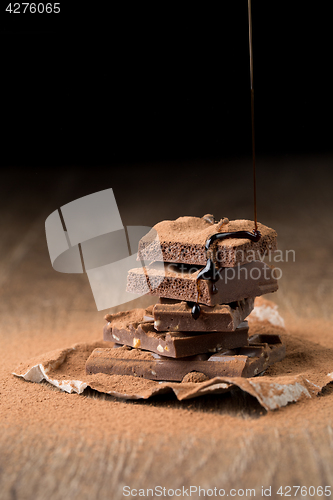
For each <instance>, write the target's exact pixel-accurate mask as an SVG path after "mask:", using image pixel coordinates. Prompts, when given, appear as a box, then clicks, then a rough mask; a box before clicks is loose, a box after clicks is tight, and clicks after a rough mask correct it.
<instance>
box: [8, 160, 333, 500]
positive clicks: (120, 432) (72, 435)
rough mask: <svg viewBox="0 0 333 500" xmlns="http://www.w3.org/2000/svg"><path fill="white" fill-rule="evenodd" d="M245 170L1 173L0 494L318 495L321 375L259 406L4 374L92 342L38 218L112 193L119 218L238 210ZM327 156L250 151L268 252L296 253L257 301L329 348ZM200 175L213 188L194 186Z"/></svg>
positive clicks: (90, 321) (332, 465) (86, 311)
mask: <svg viewBox="0 0 333 500" xmlns="http://www.w3.org/2000/svg"><path fill="white" fill-rule="evenodd" d="M245 163H246V162H245ZM245 163H244V162H242V161H240V160H239V162H238V163H237V162H235V161H233V162H231V161H229V162H228V161H227V160H225V161H224V162H215V163H214V162H211V163H209V164H205V165H201V164H200V163H197V164H195V165H192V164H181V165H176V164H173V165H148V166H144V165H138V166H135V167H128V168H126V167H123V166H122V167H121V168H119V169H117V171H115V170H113V171H112V170H108V169H107V168H100V169H98V168H96V169H90V170H88V169H86V170H84V171H80V169H78V168H77V169H74V168H68V169H60V170H57V169H54V170H52V171H50V170H47V169H46V168H45V169H44V170H36V171H34V170H33V169H29V170H24V169H20V170H19V169H15V168H8V169H6V170H4V172H3V174H2V182H1V187H0V190H1V191H0V195H1V196H0V234H1V240H0V257H1V260H0V341H1V353H2V355H1V365H0V418H1V433H0V498H1V500H7V499H8V500H16V499H32V498H33V499H36V500H42V499H43V500H44V499H46V498H48V499H62V500H63V499H67V498H68V499H71V500H74V499H80V500H85V499H88V498H89V499H92V498H93V499H95V498H96V499H117V498H123V487H124V486H125V485H127V486H129V487H130V488H136V489H140V488H154V487H155V486H158V485H160V486H162V487H166V488H173V489H175V488H182V487H184V488H189V487H190V486H197V487H199V486H200V487H201V488H206V489H207V488H213V489H214V488H215V487H216V488H217V489H220V488H223V489H225V491H226V495H227V493H228V494H229V491H230V489H232V488H235V489H239V488H242V489H244V490H245V489H250V488H254V489H255V492H256V497H259V498H261V497H262V490H261V489H262V487H264V488H269V487H271V488H272V497H273V498H281V497H280V496H279V495H277V494H276V492H277V490H278V488H279V487H280V486H287V485H289V486H297V485H299V486H307V487H309V486H315V487H317V486H320V485H321V486H323V487H325V486H331V490H332V489H333V427H332V425H333V424H332V419H333V387H332V384H330V385H329V386H328V387H327V388H326V389H325V390H324V391H323V393H322V394H321V395H320V396H318V397H317V398H315V399H313V400H306V401H302V402H300V403H297V404H290V405H288V406H287V407H285V408H282V409H280V410H278V411H273V412H269V413H267V412H266V411H264V410H263V409H262V408H261V407H260V405H259V404H258V403H257V402H256V401H255V400H254V399H253V398H251V397H250V396H246V395H244V394H242V393H240V392H237V391H236V392H234V393H232V394H226V395H221V396H206V397H202V398H198V399H197V400H190V401H185V402H178V401H176V400H175V399H174V398H172V397H171V396H168V397H167V396H165V397H160V398H154V399H153V400H151V401H146V402H144V401H138V402H132V401H122V400H117V399H116V398H112V397H104V396H101V395H98V394H97V393H94V392H93V391H89V392H88V393H87V394H85V395H84V396H78V395H76V394H72V395H69V394H65V393H62V392H60V391H58V390H57V389H55V388H53V387H51V386H49V385H48V384H47V383H42V384H32V383H28V382H25V381H23V380H21V379H18V378H16V377H14V376H13V375H12V374H11V372H12V371H13V370H14V369H15V367H16V365H17V364H18V363H19V362H20V361H25V360H27V359H29V358H31V357H33V356H36V355H38V354H40V353H43V352H47V351H49V350H52V349H56V348H60V347H64V346H69V345H71V344H73V343H75V342H81V341H92V340H95V339H99V338H101V332H102V327H103V325H104V320H103V316H104V314H105V312H106V311H100V312H98V311H97V310H96V307H95V304H94V300H93V297H92V293H91V290H90V287H89V283H88V279H87V276H86V275H84V274H80V275H72V274H62V273H58V272H56V271H54V270H53V269H52V266H51V263H50V259H49V255H48V250H47V246H46V239H45V230H44V222H45V219H46V217H47V216H48V215H49V214H50V213H51V212H53V211H54V210H55V209H57V208H58V207H60V206H61V205H63V204H65V203H67V202H69V201H72V200H75V199H77V198H79V197H81V196H84V195H87V194H90V193H93V192H97V191H100V190H102V189H106V188H109V187H113V188H114V192H115V195H116V199H117V202H118V206H119V210H120V213H121V216H122V219H123V223H124V224H125V225H153V224H154V223H156V222H158V221H159V220H162V219H167V218H168V219H173V218H176V217H178V216H180V215H197V216H201V215H203V214H205V213H214V215H215V216H216V217H222V216H226V217H229V218H252V208H251V202H252V200H251V177H250V175H249V176H247V174H246V172H247V167H246V165H245ZM331 165H332V158H331V157H312V158H297V157H283V158H275V159H274V158H273V159H272V158H269V159H267V158H266V159H265V158H261V159H259V160H258V170H259V172H258V196H259V199H258V218H259V220H260V221H261V222H263V223H265V224H266V225H268V226H271V227H274V228H275V229H276V230H277V231H278V234H279V247H280V248H281V249H282V250H286V249H293V250H295V255H296V261H295V262H281V263H280V264H279V265H280V267H281V269H282V271H283V278H282V279H281V282H280V289H279V291H278V293H277V294H275V295H274V296H273V297H272V298H273V299H274V300H275V301H276V302H277V303H278V304H279V307H280V312H281V314H282V315H283V316H284V317H285V319H286V326H287V329H288V330H289V332H290V333H291V334H293V333H294V334H295V335H298V336H303V337H304V338H306V339H310V340H313V341H315V342H318V343H324V345H327V346H329V347H332V346H333V328H332V325H333V307H332V304H333V300H332V299H333V286H332V285H333V258H332V257H333V231H332V214H333V197H332V192H331V190H332V179H333V176H332V167H331ZM166 172H167V174H166ZM202 172H205V179H206V180H202ZM210 175H211V176H212V177H213V178H214V179H216V183H212V182H210V183H209V182H208V181H207V179H208V178H209V176H210ZM212 184H213V185H212ZM139 304H140V301H137V302H136V303H135V304H134V305H139ZM125 307H126V308H127V307H129V306H128V304H127V305H126V306H123V308H125ZM323 335H325V341H324V340H323V337H322V336H323ZM332 364H333V360H332ZM96 422H98V425H96ZM292 491H293V490H292ZM285 492H287V491H285ZM150 495H151V493H150ZM231 495H232V494H230V496H231ZM240 495H241V493H240ZM155 496H156V497H157V494H156V495H155ZM185 496H186V495H185ZM244 496H245V495H244ZM239 497H240V496H236V497H235V498H239ZM192 498H198V493H194V492H193V493H192ZM297 498H310V496H303V497H301V496H300V495H299V496H298V497H297ZM311 498H319V495H317V493H316V495H315V496H312V497H311ZM326 498H327V497H326Z"/></svg>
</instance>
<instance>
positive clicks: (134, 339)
mask: <svg viewBox="0 0 333 500" xmlns="http://www.w3.org/2000/svg"><path fill="white" fill-rule="evenodd" d="M139 311H141V314H142V311H143V310H139ZM129 313H132V311H129ZM118 314H119V313H118ZM115 316H116V317H115V318H114V320H113V318H112V316H111V318H110V319H111V321H110V322H109V323H107V324H106V325H105V327H104V329H103V339H104V340H106V341H111V342H116V343H119V344H125V345H128V346H131V347H136V348H140V349H146V350H147V351H151V352H155V353H156V354H163V355H164V356H168V357H171V358H180V357H184V356H193V355H196V354H201V353H206V352H214V351H216V350H217V349H221V348H223V349H232V348H234V347H239V346H242V345H247V338H248V325H247V323H246V322H244V323H242V324H241V325H239V327H238V328H237V329H236V330H235V331H234V332H212V333H206V332H205V333H192V332H187V333H182V332H157V331H156V330H155V329H154V325H153V323H152V322H138V323H137V322H136V323H131V322H128V321H127V318H126V313H124V314H123V315H122V316H121V317H120V316H117V315H115ZM129 316H131V314H130V315H129Z"/></svg>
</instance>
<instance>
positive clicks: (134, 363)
mask: <svg viewBox="0 0 333 500" xmlns="http://www.w3.org/2000/svg"><path fill="white" fill-rule="evenodd" d="M284 356H285V346H284V345H283V344H282V343H281V340H280V337H279V336H278V335H268V334H266V335H254V336H253V337H251V338H250V340H249V345H248V346H245V347H240V348H238V349H234V350H232V351H223V350H222V351H220V352H218V353H216V354H213V355H209V354H206V355H200V356H193V357H186V358H182V359H170V358H169V359H168V358H166V357H164V356H159V355H156V354H153V353H150V352H144V351H141V350H139V349H130V348H129V347H126V346H122V347H119V348H110V349H100V348H99V349H95V350H94V351H93V352H92V354H91V356H90V357H89V358H88V360H87V362H86V372H87V373H88V374H93V373H106V374H108V375H113V374H117V375H132V376H136V377H144V378H147V379H151V380H172V381H181V380H182V379H183V378H184V376H185V375H187V374H188V373H191V372H200V373H202V374H204V375H206V376H207V377H209V378H213V377H253V376H255V375H258V374H259V373H261V372H262V371H264V370H266V368H267V367H268V366H270V365H272V364H273V363H275V362H277V361H280V360H281V359H283V358H284Z"/></svg>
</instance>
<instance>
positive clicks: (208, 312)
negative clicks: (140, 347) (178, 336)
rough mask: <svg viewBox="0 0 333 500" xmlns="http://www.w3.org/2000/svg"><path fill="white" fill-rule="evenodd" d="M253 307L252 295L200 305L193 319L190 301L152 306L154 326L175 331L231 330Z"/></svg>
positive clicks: (234, 328)
mask: <svg viewBox="0 0 333 500" xmlns="http://www.w3.org/2000/svg"><path fill="white" fill-rule="evenodd" d="M253 307H254V298H253V297H250V298H248V299H244V300H241V301H237V302H232V303H231V304H225V305H216V306H214V307H208V306H201V307H200V316H199V317H198V318H197V319H194V318H193V316H192V314H191V310H192V304H191V303H189V304H188V303H187V302H174V303H171V304H170V303H169V304H168V303H165V304H155V306H154V308H153V315H154V320H155V321H154V327H155V330H157V331H159V332H165V331H168V330H171V331H177V332H178V331H179V332H188V331H191V332H233V331H234V330H236V328H237V327H238V325H239V324H240V323H242V321H244V319H245V318H246V317H247V316H248V315H249V314H250V312H251V311H252V309H253Z"/></svg>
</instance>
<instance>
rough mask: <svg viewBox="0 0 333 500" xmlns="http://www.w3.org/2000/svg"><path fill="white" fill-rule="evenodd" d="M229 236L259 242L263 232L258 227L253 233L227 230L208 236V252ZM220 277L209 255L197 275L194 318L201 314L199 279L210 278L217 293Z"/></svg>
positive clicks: (214, 291)
mask: <svg viewBox="0 0 333 500" xmlns="http://www.w3.org/2000/svg"><path fill="white" fill-rule="evenodd" d="M229 238H238V239H242V238H247V239H249V240H251V241H254V242H257V241H259V240H260V238H261V233H260V231H258V230H257V229H254V230H253V231H252V233H251V232H250V231H234V232H226V233H215V234H213V235H212V236H210V237H209V238H208V240H207V241H206V244H205V249H206V254H207V252H208V251H209V249H210V247H211V245H212V244H213V243H214V242H215V241H219V240H226V239H229ZM219 279H220V275H219V269H218V268H217V267H216V266H215V264H214V262H213V259H212V258H210V257H207V263H206V266H205V267H204V268H203V269H201V271H200V272H199V274H198V276H197V302H194V303H193V304H194V305H193V306H192V318H193V319H198V318H199V316H200V306H199V304H198V302H199V294H200V290H199V280H209V281H210V282H211V283H212V293H217V288H216V285H215V283H216V282H217V281H218V280H219Z"/></svg>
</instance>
